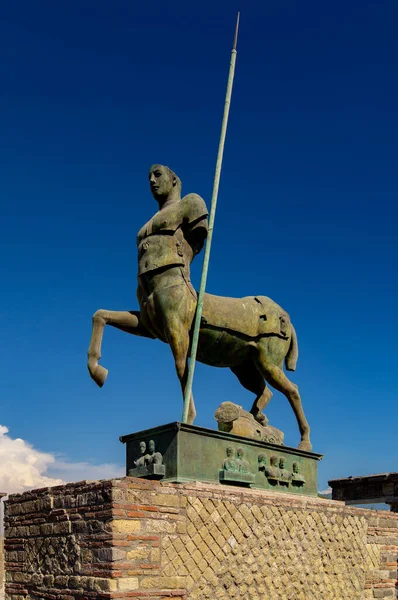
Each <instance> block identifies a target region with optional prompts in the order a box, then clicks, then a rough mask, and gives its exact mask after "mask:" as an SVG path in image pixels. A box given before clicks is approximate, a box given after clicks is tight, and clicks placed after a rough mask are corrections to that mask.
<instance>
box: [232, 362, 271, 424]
mask: <svg viewBox="0 0 398 600" xmlns="http://www.w3.org/2000/svg"><path fill="white" fill-rule="evenodd" d="M231 371H232V373H233V374H234V375H236V377H237V378H238V379H239V382H240V383H241V385H243V387H244V388H245V389H246V390H249V392H253V394H256V399H255V400H254V402H253V406H252V407H251V409H250V412H251V414H252V415H253V416H254V418H255V419H256V421H258V422H259V423H260V424H261V425H263V424H264V422H265V420H266V416H265V415H264V414H263V412H262V411H263V410H264V408H265V407H266V406H267V404H268V402H269V401H270V400H271V398H272V392H271V390H270V389H269V388H268V387H267V386H266V383H265V381H264V377H263V376H262V375H261V373H260V371H259V370H258V369H257V367H256V365H255V364H254V363H253V362H247V363H244V364H242V365H238V366H237V367H231Z"/></svg>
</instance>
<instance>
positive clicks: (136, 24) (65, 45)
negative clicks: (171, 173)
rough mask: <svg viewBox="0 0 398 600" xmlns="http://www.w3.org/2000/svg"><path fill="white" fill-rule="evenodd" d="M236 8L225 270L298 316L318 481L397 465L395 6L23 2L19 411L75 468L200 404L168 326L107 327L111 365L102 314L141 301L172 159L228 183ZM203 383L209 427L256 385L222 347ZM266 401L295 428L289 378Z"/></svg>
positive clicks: (197, 187) (10, 169)
mask: <svg viewBox="0 0 398 600" xmlns="http://www.w3.org/2000/svg"><path fill="white" fill-rule="evenodd" d="M238 9H240V10H241V12H242V14H241V29H240V37H239V44H238V59H237V70H236V78H235V87H234V93H233V100H232V107H231V113H230V123H229V129H228V135H227V142H226V149H225V157H224V167H223V172H222V178H221V185H220V194H219V204H218V212H217V217H216V224H215V233H214V238H213V248H212V255H211V263H210V272H209V278H208V288H207V289H208V291H209V292H212V293H215V294H220V295H226V296H236V297H240V296H246V295H255V294H260V295H268V296H270V297H272V298H273V299H274V300H276V301H277V302H278V303H279V304H281V305H282V306H283V307H284V308H285V309H286V310H287V311H288V312H289V313H290V315H291V318H292V321H293V323H294V324H295V326H296V330H297V333H298V340H299V347H300V358H299V362H298V369H297V372H296V373H295V374H293V375H292V379H293V380H294V381H295V382H296V383H297V384H298V385H299V387H300V391H301V395H302V399H303V405H304V409H305V411H306V414H307V418H308V420H309V422H310V424H311V427H312V441H313V445H314V450H315V451H317V452H319V453H324V454H325V458H324V460H323V462H322V463H321V464H320V488H321V489H323V488H325V487H326V484H327V480H328V479H330V478H335V477H340V476H341V477H343V476H349V475H361V474H369V473H374V472H383V471H390V470H396V461H397V450H396V420H397V410H396V405H397V391H396V385H395V380H396V372H397V368H396V364H397V337H398V325H397V318H396V314H395V312H396V308H397V299H398V278H397V274H396V272H397V258H398V251H397V234H396V227H397V225H396V223H397V216H398V214H397V212H398V211H397V195H398V183H397V176H396V175H397V166H396V165H397V150H398V142H397V126H398V113H397V108H396V107H397V93H398V83H397V76H396V73H397V67H398V58H397V56H398V53H397V42H396V22H397V20H398V5H397V3H396V2H394V1H393V0H391V1H384V2H383V1H380V2H364V1H363V0H361V1H359V0H358V1H357V0H352V1H351V2H349V3H347V2H342V1H336V2H334V3H322V2H316V1H313V0H309V1H307V2H305V3H303V2H298V1H293V0H287V1H286V2H284V3H280V2H276V1H271V2H251V1H246V2H245V3H244V6H243V5H242V3H238V2H236V1H235V0H229V1H228V2H208V1H207V0H205V1H202V2H200V3H187V2H182V1H180V0H176V1H173V2H169V3H163V2H158V1H154V2H150V3H146V4H145V6H144V5H143V3H138V2H128V1H120V0H115V1H114V2H112V3H111V2H103V1H98V0H97V1H95V2H94V1H86V2H84V3H80V2H77V1H68V2H65V1H63V0H61V1H59V2H56V3H54V2H49V1H48V2H47V1H44V0H41V1H40V2H35V3H31V2H28V1H23V0H22V1H21V2H19V3H18V4H12V3H8V5H7V6H4V7H3V9H2V15H1V18H0V50H1V55H2V57H3V58H2V61H1V65H0V81H1V95H0V130H1V136H0V170H1V178H0V197H1V215H2V219H1V226H2V232H1V236H0V252H1V257H2V261H1V262H2V267H3V268H2V269H1V289H2V293H1V296H0V310H1V323H2V343H1V347H0V360H1V363H0V364H1V366H2V369H1V371H2V382H1V391H0V410H1V413H0V414H1V418H0V422H1V423H2V424H3V426H5V427H8V428H9V429H10V434H9V435H10V436H12V437H14V438H15V437H18V438H22V439H23V440H26V441H27V442H29V443H30V444H32V445H33V446H34V448H37V449H39V450H40V451H42V452H44V453H50V454H52V455H55V457H56V460H55V463H54V464H53V465H52V467H51V468H52V469H53V470H54V469H55V470H54V473H55V476H58V477H62V475H59V473H56V466H57V464H58V463H57V461H58V462H60V461H61V462H62V461H67V462H68V464H69V463H76V464H79V465H81V464H82V463H84V464H93V465H97V466H98V465H101V464H105V463H106V464H113V465H120V466H123V464H124V447H123V446H122V445H121V444H120V443H119V441H118V436H119V435H122V434H127V433H130V432H132V431H137V430H140V429H145V428H147V427H150V426H155V425H159V424H162V423H165V422H170V421H174V420H179V419H180V417H181V408H182V402H181V397H180V390H179V384H178V381H177V378H176V376H175V374H174V365H173V361H172V358H171V354H170V351H169V349H168V348H167V346H165V345H164V344H162V343H161V342H158V341H152V340H143V339H140V338H134V337H130V336H128V335H126V334H123V333H121V332H119V331H116V330H112V329H111V328H109V329H107V330H106V331H105V335H104V341H103V359H102V364H103V365H104V366H106V367H107V368H108V369H109V377H108V380H107V382H106V384H105V386H104V387H103V388H102V389H98V388H97V387H96V386H95V384H94V383H93V382H92V381H91V380H90V378H89V376H88V373H87V370H86V351H87V347H88V342H89V337H90V329H91V315H92V314H93V312H94V311H95V310H96V309H97V308H110V309H136V308H138V305H137V301H136V298H135V288H136V248H135V236H136V232H137V231H138V229H139V228H140V227H141V225H142V224H143V223H144V222H146V221H147V220H148V218H149V217H150V216H151V215H152V214H153V212H155V209H156V205H155V202H154V200H153V199H152V197H151V195H150V193H149V189H148V182H147V171H148V168H149V166H150V165H151V164H152V163H155V162H160V163H164V164H168V165H169V166H170V167H172V168H173V169H174V170H175V171H176V172H177V173H178V175H179V176H180V177H181V179H182V182H183V191H184V192H186V193H188V192H190V191H193V192H196V193H199V194H201V195H202V196H203V197H204V198H205V200H206V202H207V203H209V201H210V196H211V189H212V181H213V173H214V165H215V158H216V152H217V145H218V137H219V130H220V124H221V117H222V110H223V102H224V93H225V86H226V78H227V72H228V65H229V53H230V48H231V42H232V37H233V29H234V22H235V18H236V12H237V10H238ZM200 268H201V259H199V258H198V259H197V260H196V264H195V268H194V270H193V278H194V281H195V284H196V286H198V285H199V276H200ZM194 392H195V396H196V404H197V409H198V417H197V420H196V424H198V425H202V426H205V427H215V425H216V422H215V421H214V419H213V413H214V410H215V409H216V408H217V406H218V405H219V404H220V403H221V402H223V401H225V400H231V401H233V402H237V403H239V404H241V405H243V406H245V407H246V408H249V407H250V405H251V402H252V396H251V394H250V393H249V392H247V391H245V390H243V388H241V387H240V385H239V384H238V382H237V380H236V379H235V377H234V376H233V375H232V374H231V373H230V372H229V371H228V370H222V369H220V370H217V369H211V368H209V367H205V366H202V365H199V366H198V368H197V371H196V378H195V381H194ZM267 414H268V417H269V418H270V422H271V424H273V425H275V426H276V427H279V428H281V429H283V430H284V431H285V441H286V444H287V445H292V446H295V445H297V444H298V441H299V436H298V430H297V425H296V422H295V420H294V417H293V414H292V412H291V409H290V407H289V406H288V403H287V401H286V399H285V398H284V397H283V396H281V395H280V394H279V393H277V392H275V394H274V398H273V399H272V401H271V404H270V405H269V409H268V412H267ZM115 468H116V467H115ZM104 473H105V475H106V476H107V475H108V471H106V470H104ZM97 476H98V473H97Z"/></svg>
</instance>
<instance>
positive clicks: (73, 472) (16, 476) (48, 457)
mask: <svg viewBox="0 0 398 600" xmlns="http://www.w3.org/2000/svg"><path fill="white" fill-rule="evenodd" d="M123 475H124V471H123V468H122V467H120V466H119V465H112V464H103V465H93V464H91V463H88V462H75V463H74V462H67V461H65V460H58V459H57V458H56V456H54V455H53V454H51V453H49V452H41V451H40V450H36V448H34V447H33V446H32V445H31V444H29V443H28V442H26V441H25V440H22V439H20V438H15V439H13V438H12V437H11V436H9V435H8V427H5V426H4V425H0V492H6V493H7V494H13V493H16V492H24V491H26V490H31V489H35V488H40V487H48V486H54V485H60V484H62V483H66V482H70V481H81V480H82V479H108V478H109V479H110V478H112V477H122V476H123Z"/></svg>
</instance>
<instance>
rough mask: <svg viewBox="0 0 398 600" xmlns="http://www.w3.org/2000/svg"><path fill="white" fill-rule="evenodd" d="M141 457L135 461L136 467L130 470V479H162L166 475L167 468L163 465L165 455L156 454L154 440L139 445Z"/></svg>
mask: <svg viewBox="0 0 398 600" xmlns="http://www.w3.org/2000/svg"><path fill="white" fill-rule="evenodd" d="M139 449H140V456H139V457H138V458H137V459H136V460H134V461H133V463H134V467H133V468H132V469H130V470H129V472H128V475H129V476H130V477H151V478H153V479H161V478H162V477H164V475H165V474H166V466H165V465H164V464H163V455H162V454H161V453H160V452H156V445H155V441H154V440H149V442H148V445H147V443H146V442H144V441H141V442H140V443H139Z"/></svg>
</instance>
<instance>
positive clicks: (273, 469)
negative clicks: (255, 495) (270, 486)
mask: <svg viewBox="0 0 398 600" xmlns="http://www.w3.org/2000/svg"><path fill="white" fill-rule="evenodd" d="M269 462H270V465H269V467H265V468H264V473H265V476H266V478H267V479H268V480H269V479H271V480H272V481H279V476H280V471H279V467H278V457H277V456H275V454H273V455H272V456H270V459H269Z"/></svg>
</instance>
